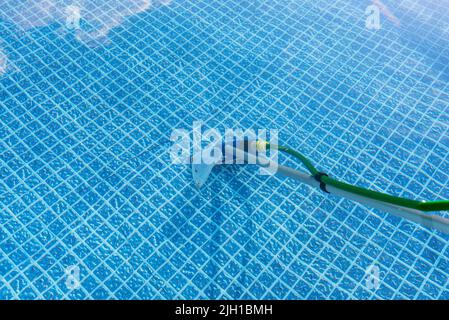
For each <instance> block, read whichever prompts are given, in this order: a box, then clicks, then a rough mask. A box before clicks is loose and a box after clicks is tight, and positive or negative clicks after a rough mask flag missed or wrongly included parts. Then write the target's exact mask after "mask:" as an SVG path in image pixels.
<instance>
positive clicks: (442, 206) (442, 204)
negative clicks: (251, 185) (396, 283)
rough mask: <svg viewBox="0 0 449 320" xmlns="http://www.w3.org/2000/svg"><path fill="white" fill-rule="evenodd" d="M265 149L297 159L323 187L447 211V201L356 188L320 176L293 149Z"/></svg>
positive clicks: (309, 162) (416, 207) (430, 209)
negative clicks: (420, 199)
mask: <svg viewBox="0 0 449 320" xmlns="http://www.w3.org/2000/svg"><path fill="white" fill-rule="evenodd" d="M265 144H266V148H267V149H270V148H271V149H277V150H279V151H282V152H285V153H287V154H289V155H291V156H293V157H295V158H297V159H299V160H300V161H301V162H302V164H304V166H305V167H306V168H307V170H309V172H310V174H311V175H312V176H313V177H315V178H316V177H317V175H320V176H319V180H320V182H322V183H324V184H325V185H330V186H333V187H335V188H337V189H340V190H343V191H346V192H350V193H352V194H355V195H359V196H363V197H365V198H369V199H372V200H377V201H382V202H386V203H389V204H393V205H397V206H401V207H405V208H410V209H416V210H420V211H426V212H429V211H449V200H439V201H417V200H411V199H405V198H400V197H395V196H391V195H389V194H386V193H382V192H377V191H372V190H369V189H365V188H361V187H357V186H354V185H351V184H348V183H345V182H341V181H338V180H336V179H333V178H330V177H329V176H327V175H321V173H320V171H318V170H317V169H316V168H315V167H314V166H313V164H312V162H311V161H310V160H309V159H307V158H306V157H305V156H304V155H302V154H301V153H299V152H298V151H295V150H293V149H290V148H288V147H284V146H277V145H270V143H268V142H265Z"/></svg>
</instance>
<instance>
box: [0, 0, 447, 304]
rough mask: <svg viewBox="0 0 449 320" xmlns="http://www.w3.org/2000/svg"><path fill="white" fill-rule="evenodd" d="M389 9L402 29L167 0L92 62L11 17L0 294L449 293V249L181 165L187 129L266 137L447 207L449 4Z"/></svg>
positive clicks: (349, 9)
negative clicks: (199, 181)
mask: <svg viewBox="0 0 449 320" xmlns="http://www.w3.org/2000/svg"><path fill="white" fill-rule="evenodd" d="M130 2H132V1H130ZM384 3H385V4H387V5H388V6H389V8H390V10H391V11H392V12H394V13H395V15H396V16H397V17H398V19H399V20H400V21H401V25H400V26H395V25H394V24H392V23H391V22H389V21H388V20H387V19H385V17H384V18H383V19H382V28H381V29H380V30H368V29H366V28H365V18H366V16H365V14H364V12H365V8H366V6H368V5H369V4H370V1H359V0H358V1H344V0H338V1H335V0H332V1H330V0H313V1H312V0H310V1H296V0H295V1H293V0H266V1H256V2H255V1H241V0H226V1H218V0H198V1H190V0H189V1H188V0H173V1H171V3H170V4H169V5H168V6H161V7H158V8H156V9H154V10H148V11H145V12H141V13H139V14H137V15H134V16H130V17H128V18H127V19H126V20H125V21H124V22H123V24H122V25H121V26H120V27H116V28H113V29H112V30H111V31H110V32H109V43H104V44H100V45H98V46H96V47H93V48H90V47H88V46H86V45H85V44H84V43H80V42H79V41H77V40H76V39H75V38H74V37H73V35H71V34H70V33H69V34H66V35H61V33H60V32H59V31H60V29H61V27H60V26H59V25H58V23H52V24H49V25H46V26H43V27H41V28H35V29H32V30H28V31H26V32H25V33H20V34H19V33H18V32H17V28H16V26H14V24H11V23H9V22H4V21H3V22H1V23H0V38H1V39H2V41H1V42H0V46H1V48H2V51H4V54H5V55H6V56H7V57H8V63H9V65H10V66H12V67H9V68H8V72H6V73H5V74H4V75H3V76H1V77H0V101H1V102H0V138H1V139H0V176H1V180H0V298H2V299H14V298H22V299H34V298H47V299H88V298H96V299H100V298H116V299H169V298H170V299H172V298H174V299H178V298H186V299H198V298H199V299H201V298H209V299H214V298H223V299H227V298H232V299H244V298H246V299H259V298H265V299H298V298H300V299H348V298H358V299H391V298H396V299H399V298H401V299H403V298H405V299H434V298H440V299H448V298H449V284H448V277H449V271H448V270H449V247H448V245H447V241H448V239H449V238H448V236H447V235H444V234H441V233H439V232H437V231H433V230H428V229H424V228H422V227H420V226H417V225H415V224H412V223H408V222H406V221H404V220H401V219H399V218H395V217H391V216H389V215H387V214H385V213H383V212H378V211H373V210H370V209H369V208H366V207H363V206H359V205H356V204H354V203H352V202H350V201H347V200H344V199H340V198H337V197H333V196H326V195H323V194H322V193H320V192H318V191H315V190H311V189H310V188H308V187H306V186H303V185H298V184H297V183H295V182H293V181H289V180H285V179H282V178H278V177H265V176H259V175H257V174H256V169H255V168H251V167H221V168H217V169H216V170H214V174H213V175H212V176H211V179H210V181H208V185H207V186H206V187H205V188H204V189H202V190H200V191H198V190H196V189H195V187H194V186H193V183H192V179H191V174H190V169H189V168H188V167H187V166H182V165H173V164H171V163H170V156H169V151H168V150H169V148H170V145H171V142H170V139H169V138H170V134H171V132H172V130H173V129H174V128H185V129H191V127H192V123H193V121H198V120H202V121H203V122H204V123H205V125H206V126H207V127H214V128H219V129H224V128H245V129H246V128H254V129H256V128H267V129H270V128H273V129H279V132H280V140H281V141H282V144H284V145H289V146H291V147H293V148H296V149H298V150H302V151H303V152H304V153H305V154H308V155H309V156H310V157H311V159H313V161H314V162H315V163H316V164H317V167H319V168H321V169H323V170H324V171H326V172H330V173H332V175H333V176H335V177H339V178H340V179H344V180H346V181H348V182H351V183H357V184H359V185H361V186H366V187H370V188H372V189H375V190H383V191H386V192H390V193H392V194H397V195H401V196H407V197H411V198H419V199H437V198H449V175H448V172H449V157H448V154H449V153H448V150H449V135H448V132H449V86H448V79H449V61H448V60H449V55H448V54H447V53H448V50H449V40H448V39H449V37H448V34H449V26H448V21H449V20H448V19H447V18H448V17H447V12H448V11H447V6H448V5H449V4H448V3H446V2H445V1H428V2H427V3H426V4H423V2H422V1H417V0H413V1H412V0H403V1H384ZM442 9H444V10H442ZM0 10H2V9H0ZM282 161H284V162H285V164H288V165H291V166H297V164H296V163H294V162H291V161H290V160H288V159H282ZM373 264H374V265H377V266H378V267H379V269H380V287H379V288H378V289H377V290H371V289H369V288H368V287H367V285H366V275H365V272H366V269H367V268H368V267H369V266H370V265H373ZM69 266H77V267H79V269H80V286H79V288H77V289H73V288H72V289H71V288H69V287H68V286H67V274H66V272H65V270H66V268H67V267H69Z"/></svg>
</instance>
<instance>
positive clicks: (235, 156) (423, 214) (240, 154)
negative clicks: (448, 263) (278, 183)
mask: <svg viewBox="0 0 449 320" xmlns="http://www.w3.org/2000/svg"><path fill="white" fill-rule="evenodd" d="M270 149H271V150H277V151H281V152H284V153H286V154H289V155H291V156H293V157H295V158H296V159H298V160H299V161H300V162H301V163H302V164H303V165H304V166H305V167H306V169H307V170H308V171H309V173H305V172H301V171H298V170H295V169H292V168H289V167H285V166H280V165H276V164H275V163H273V162H272V161H270V160H269V159H267V158H264V159H263V161H260V158H261V156H260V155H258V154H257V152H258V151H260V152H262V151H265V150H270ZM222 154H223V158H222V159H219V160H217V161H216V162H214V163H211V164H204V163H201V164H192V173H193V179H194V182H195V185H196V186H197V187H198V188H200V187H202V186H203V185H204V184H205V182H206V181H207V179H208V177H209V175H210V174H211V172H212V169H213V167H214V166H215V165H219V164H228V163H232V161H234V162H240V163H243V162H244V163H254V164H260V163H261V162H262V163H264V165H263V166H266V167H269V166H272V167H277V171H276V174H279V175H283V176H286V177H289V178H292V179H295V180H297V181H300V182H302V183H305V184H307V185H309V186H312V187H316V188H320V189H321V190H322V191H323V192H325V193H329V194H334V195H337V196H341V197H344V198H346V199H350V200H353V201H356V202H359V203H361V204H364V205H366V206H369V207H372V208H376V209H379V210H381V211H385V212H388V213H390V214H393V215H395V216H398V217H401V218H404V219H407V220H410V221H413V222H415V223H418V224H420V225H423V226H425V227H428V228H434V229H437V230H439V231H441V232H444V233H446V234H449V219H446V218H443V217H441V216H439V215H434V214H429V213H427V212H433V211H449V200H439V201H418V200H411V199H406V198H401V197H396V196H392V195H389V194H385V193H382V192H377V191H373V190H369V189H366V188H361V187H358V186H355V185H351V184H348V183H345V182H342V181H339V180H336V179H334V178H332V177H330V176H329V175H328V174H326V173H324V172H321V171H319V170H317V169H316V168H315V166H314V165H313V164H312V162H311V161H310V160H309V159H307V158H306V157H305V156H304V155H302V154H301V153H299V152H297V151H295V150H293V149H290V148H288V147H284V146H279V145H271V144H270V143H269V142H266V141H262V140H253V141H250V140H242V141H235V140H234V141H233V142H232V143H231V142H226V143H223V144H222ZM229 160H231V161H229Z"/></svg>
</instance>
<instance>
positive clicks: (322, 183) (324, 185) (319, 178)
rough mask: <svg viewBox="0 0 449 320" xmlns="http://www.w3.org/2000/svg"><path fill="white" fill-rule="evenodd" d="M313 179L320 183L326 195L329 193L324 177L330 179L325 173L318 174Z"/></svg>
mask: <svg viewBox="0 0 449 320" xmlns="http://www.w3.org/2000/svg"><path fill="white" fill-rule="evenodd" d="M313 177H314V178H315V180H316V181H318V182H319V183H320V189H321V190H322V191H324V192H326V193H329V191H327V189H326V184H325V183H324V182H323V179H322V178H323V177H329V175H328V174H327V173H324V172H318V173H317V174H316V175H314V176H313Z"/></svg>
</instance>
